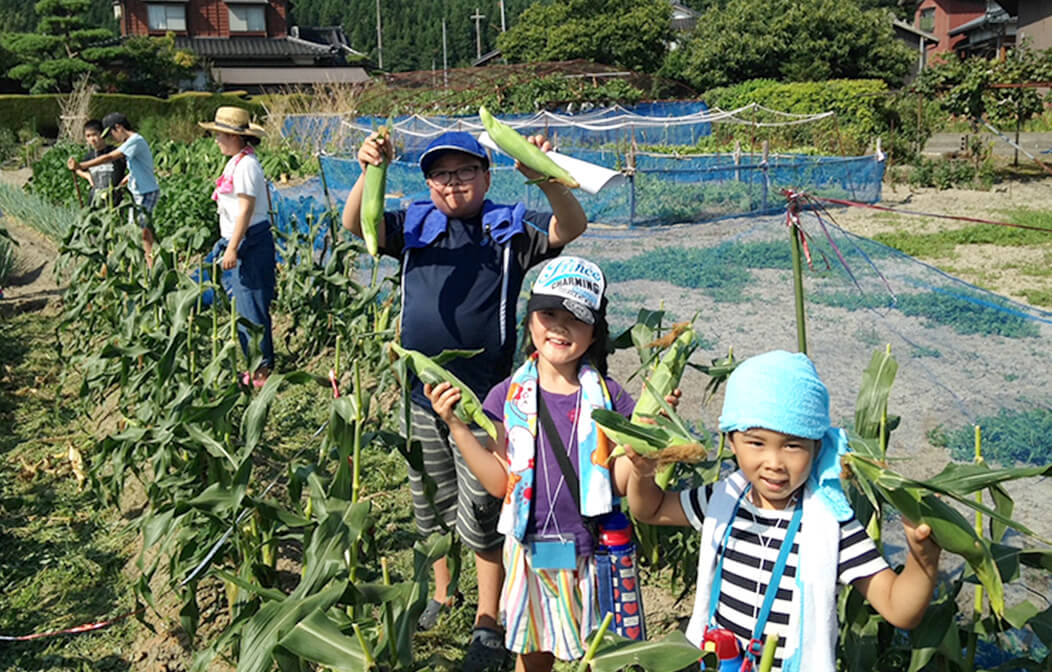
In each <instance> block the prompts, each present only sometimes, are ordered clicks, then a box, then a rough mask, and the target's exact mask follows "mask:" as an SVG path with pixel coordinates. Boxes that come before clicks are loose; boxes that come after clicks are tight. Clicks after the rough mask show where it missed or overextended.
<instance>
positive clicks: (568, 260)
mask: <svg viewBox="0 0 1052 672" xmlns="http://www.w3.org/2000/svg"><path fill="white" fill-rule="evenodd" d="M605 293H606V276H604V275H603V271H602V270H601V269H600V268H599V266H597V265H596V264H594V263H592V262H590V261H588V260H587V259H581V258H580V257H556V258H555V259H552V260H551V261H549V262H548V263H547V264H545V265H544V268H542V269H541V274H540V275H538V276H537V280H536V281H534V283H533V290H532V293H531V294H530V300H529V302H527V304H526V311H527V312H533V311H535V310H545V309H551V308H562V309H563V310H568V311H570V312H571V313H573V316H574V317H576V318H577V319H579V320H580V321H582V322H584V323H586V324H595V323H596V322H597V321H598V320H599V319H600V318H601V317H602V316H603V310H604V306H603V295H604V294H605Z"/></svg>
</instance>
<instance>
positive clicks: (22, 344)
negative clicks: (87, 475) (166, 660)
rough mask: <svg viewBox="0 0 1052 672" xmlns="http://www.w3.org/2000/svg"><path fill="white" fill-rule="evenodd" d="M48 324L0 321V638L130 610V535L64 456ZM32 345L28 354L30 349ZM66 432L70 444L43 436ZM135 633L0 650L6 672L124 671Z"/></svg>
mask: <svg viewBox="0 0 1052 672" xmlns="http://www.w3.org/2000/svg"><path fill="white" fill-rule="evenodd" d="M53 330H54V318H51V317H46V316H39V315H22V316H18V317H15V318H14V319H12V320H10V321H8V322H4V323H0V361H2V362H4V365H3V373H2V376H0V425H3V426H4V427H7V428H10V431H4V432H3V433H2V436H0V456H2V462H0V468H2V470H3V477H2V478H0V577H2V578H0V633H2V634H4V635H23V634H29V633H35V632H41V631H49V630H56V629H63V628H68V627H72V626H76V625H80V624H82V623H90V622H94V621H99V620H103V619H105V618H108V617H112V616H115V615H117V614H119V613H123V612H126V611H128V610H130V609H132V608H133V604H134V600H133V597H132V595H133V593H132V587H131V580H130V578H129V577H128V576H126V575H125V574H124V571H123V569H124V566H125V564H126V562H127V561H128V559H129V557H130V554H131V551H130V550H129V549H130V548H131V547H132V546H133V545H134V542H135V539H136V534H135V532H134V531H131V530H129V529H128V528H127V524H126V522H125V521H124V520H122V519H121V518H120V516H119V515H116V514H115V513H114V512H112V511H108V510H104V509H101V508H100V507H98V506H97V502H96V500H95V499H94V497H93V496H91V495H90V494H88V493H87V492H85V491H83V490H81V489H80V488H79V487H78V485H77V483H76V479H75V478H74V476H73V474H72V473H71V468H70V466H69V462H68V459H67V457H66V455H67V451H68V446H69V443H70V441H74V442H75V443H76V445H77V446H78V447H79V448H81V449H83V448H84V438H86V437H83V435H79V434H78V433H77V428H76V426H75V423H74V418H73V413H72V412H71V411H70V410H68V409H70V408H73V407H74V405H75V401H76V400H75V399H74V398H73V395H72V393H71V392H70V390H68V389H66V388H64V387H63V386H62V385H61V384H60V382H59V378H58V374H59V372H60V370H61V363H60V362H59V361H58V360H57V357H56V355H55V352H54V350H53V349H51V348H50V347H49V346H48V344H49V343H52V342H53V333H54V331H53ZM31 346H32V347H31ZM71 434H72V435H73V437H74V438H72V439H69V440H57V441H52V440H50V437H64V436H69V435H71ZM137 630H138V626H137V625H136V624H135V623H134V621H130V620H129V621H124V622H122V623H120V624H118V625H116V626H114V627H111V628H109V629H106V630H102V631H99V632H97V633H92V634H87V635H81V636H78V637H58V638H53V639H43V640H38V641H34V642H25V643H14V644H7V645H4V646H3V647H0V669H4V670H11V669H14V670H128V669H131V666H130V663H129V662H128V661H127V660H125V658H124V653H126V652H127V650H128V648H129V646H130V644H131V643H132V642H133V641H134V638H135V633H136V631H137Z"/></svg>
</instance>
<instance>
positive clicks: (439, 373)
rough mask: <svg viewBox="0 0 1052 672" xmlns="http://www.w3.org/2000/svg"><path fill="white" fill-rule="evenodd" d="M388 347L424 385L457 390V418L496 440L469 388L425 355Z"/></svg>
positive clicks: (392, 346) (395, 345)
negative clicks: (474, 425)
mask: <svg viewBox="0 0 1052 672" xmlns="http://www.w3.org/2000/svg"><path fill="white" fill-rule="evenodd" d="M388 347H390V349H391V352H392V353H394V354H395V355H396V356H397V357H401V358H403V359H405V360H406V362H407V363H408V364H409V368H410V369H412V370H413V373H415V374H416V376H417V378H419V379H420V380H421V381H422V382H423V383H425V384H426V385H437V384H439V383H449V384H450V385H452V386H453V387H455V388H457V389H459V390H460V401H458V402H457V405H456V408H455V409H454V412H455V413H456V414H457V417H458V418H460V419H461V420H463V421H464V422H474V423H475V424H476V425H478V426H479V427H481V428H482V429H484V430H486V433H487V434H489V435H490V437H491V438H492V439H493V440H496V439H497V428H496V427H494V425H493V422H492V421H491V420H490V419H489V416H488V415H486V413H485V412H484V411H483V410H482V402H480V401H479V398H478V397H477V396H475V393H474V392H472V391H471V388H469V387H468V386H467V385H465V384H464V383H462V382H460V380H459V379H458V378H457V377H456V376H454V375H453V374H452V373H450V372H449V371H446V370H445V369H444V368H442V366H441V365H439V364H437V363H435V362H434V361H433V360H432V359H431V358H430V357H428V356H427V355H424V354H422V353H419V352H417V351H416V350H407V349H405V348H403V347H402V346H400V345H398V344H397V343H389V344H388ZM443 354H445V353H443ZM462 354H463V353H462ZM472 354H477V353H472ZM440 357H441V355H440Z"/></svg>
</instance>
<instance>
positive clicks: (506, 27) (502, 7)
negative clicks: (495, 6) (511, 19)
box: [500, 0, 508, 33]
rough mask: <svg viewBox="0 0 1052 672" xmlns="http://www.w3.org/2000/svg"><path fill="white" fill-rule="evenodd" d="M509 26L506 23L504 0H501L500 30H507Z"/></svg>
mask: <svg viewBox="0 0 1052 672" xmlns="http://www.w3.org/2000/svg"><path fill="white" fill-rule="evenodd" d="M507 30H508V26H507V25H505V23H504V0H500V32H502V33H503V32H506V31H507Z"/></svg>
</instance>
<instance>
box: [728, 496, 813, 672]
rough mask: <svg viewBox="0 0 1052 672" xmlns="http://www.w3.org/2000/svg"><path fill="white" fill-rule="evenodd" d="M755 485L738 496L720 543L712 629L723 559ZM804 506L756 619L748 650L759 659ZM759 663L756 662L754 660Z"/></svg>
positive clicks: (795, 511) (799, 508)
mask: <svg viewBox="0 0 1052 672" xmlns="http://www.w3.org/2000/svg"><path fill="white" fill-rule="evenodd" d="M751 488H752V485H751V484H750V485H747V486H746V487H745V489H744V490H743V491H742V494H741V495H740V496H739V497H738V501H737V502H735V503H734V510H733V511H732V512H731V517H730V520H729V521H727V528H726V530H724V533H723V542H722V543H721V544H720V558H719V561H718V562H717V563H716V572H715V574H714V575H713V577H712V593H711V594H710V596H709V620H708V624H709V626H712V625H713V623H714V619H715V617H716V607H717V606H718V605H719V601H720V584H721V583H722V581H723V558H724V556H725V555H726V554H727V544H728V542H730V538H731V529H732V528H733V527H734V521H735V519H736V518H737V517H738V509H739V508H740V507H741V503H742V500H743V499H744V498H745V497H746V496H747V495H748V494H749V490H750V489H751ZM803 513H804V507H803V506H802V505H801V504H800V502H799V501H797V502H796V506H795V508H794V509H793V517H792V518H791V519H790V521H789V527H788V529H786V531H785V539H784V540H782V547H781V550H780V551H779V552H778V559H777V560H776V561H775V563H774V568H773V569H772V570H771V580H770V581H769V582H768V584H767V591H766V592H765V594H764V599H763V606H762V607H761V608H760V613H759V614H757V616H756V625H755V626H754V627H753V631H752V640H750V642H749V646H748V647H746V653H747V654H748V655H750V656H752V657H753V658H759V657H760V654H762V653H763V641H762V639H761V638H762V637H763V630H764V628H765V627H767V619H768V618H769V617H770V615H771V608H772V607H774V599H775V597H776V596H777V595H778V586H779V584H781V582H782V575H783V574H784V573H785V566H786V564H787V563H788V562H789V553H790V552H791V551H792V548H793V539H794V537H796V532H797V530H799V529H800V520H801V519H802V518H803ZM754 662H755V661H754Z"/></svg>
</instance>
